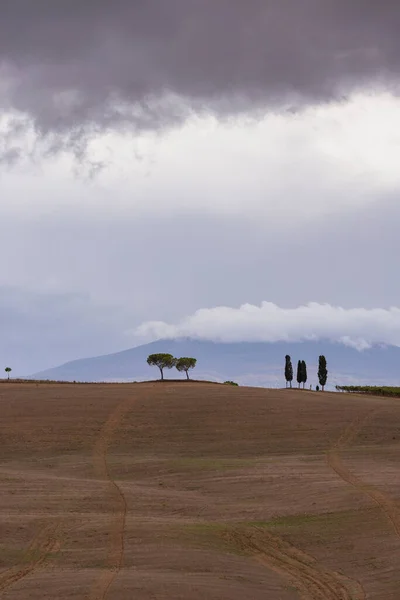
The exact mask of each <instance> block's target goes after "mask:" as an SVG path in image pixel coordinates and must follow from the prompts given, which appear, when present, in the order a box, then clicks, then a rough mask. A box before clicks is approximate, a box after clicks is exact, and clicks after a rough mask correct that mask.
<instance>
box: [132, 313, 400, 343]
mask: <svg viewBox="0 0 400 600" xmlns="http://www.w3.org/2000/svg"><path fill="white" fill-rule="evenodd" d="M135 334H136V335H138V336H140V337H142V338H145V339H147V340H156V339H167V338H179V337H192V338H198V339H206V340H213V341H219V342H221V341H222V342H241V341H246V342H256V341H257V342H260V341H263V342H277V341H285V340H287V341H302V340H310V339H328V340H331V341H337V342H341V343H343V344H346V345H350V346H353V347H355V348H357V349H359V350H363V349H366V348H368V347H370V346H372V345H374V344H387V345H396V346H400V308H397V307H392V308H390V309H381V308H374V309H365V308H351V309H344V308H341V307H338V306H331V305H329V304H317V303H315V302H311V303H309V304H307V305H305V306H299V307H297V308H282V307H279V306H277V305H276V304H273V303H272V302H263V303H262V304H261V306H254V305H252V304H243V305H242V306H240V307H239V308H230V307H227V306H218V307H215V308H205V309H201V310H198V311H196V312H195V313H194V314H193V315H191V316H189V317H186V318H184V319H182V320H181V321H179V322H177V323H176V324H170V323H164V322H161V321H149V322H147V323H144V324H142V325H141V326H140V327H138V328H137V329H136V331H135Z"/></svg>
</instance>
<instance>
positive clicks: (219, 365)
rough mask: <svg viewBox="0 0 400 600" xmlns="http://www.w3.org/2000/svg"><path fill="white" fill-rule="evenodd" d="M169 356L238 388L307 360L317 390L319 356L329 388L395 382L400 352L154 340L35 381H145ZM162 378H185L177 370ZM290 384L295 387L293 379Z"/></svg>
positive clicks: (314, 344) (264, 382) (277, 377)
mask: <svg viewBox="0 0 400 600" xmlns="http://www.w3.org/2000/svg"><path fill="white" fill-rule="evenodd" d="M156 352H169V353H171V354H173V355H174V356H177V357H179V356H193V357H195V358H197V361H198V362H197V367H196V369H195V370H194V371H193V375H192V376H193V378H195V379H208V380H212V381H225V380H227V379H232V380H234V381H237V382H238V383H239V384H242V385H251V386H267V387H282V386H284V385H285V381H284V375H283V370H284V362H285V355H286V354H290V356H291V357H292V362H293V369H294V372H295V377H296V367H297V361H298V360H299V359H301V360H305V361H306V363H307V369H308V382H307V385H308V386H309V385H310V384H312V385H313V387H315V385H316V384H317V383H318V380H317V363H318V356H319V355H320V354H324V355H325V356H326V359H327V362H328V371H329V376H328V384H329V385H328V386H327V389H329V388H332V387H333V386H334V385H335V384H338V383H339V384H340V383H341V384H352V383H365V384H377V385H383V384H391V385H393V384H397V385H398V384H399V383H400V348H398V347H396V346H375V347H373V348H370V349H368V350H363V351H358V350H356V349H355V348H352V347H349V346H345V345H343V344H339V343H334V342H328V341H311V342H274V343H269V342H257V343H250V342H237V343H218V342H208V341H200V340H193V339H186V338H185V339H176V340H158V341H156V342H152V343H150V344H145V345H142V346H137V347H136V348H131V349H129V350H124V351H122V352H117V353H115V354H108V355H105V356H96V357H94V358H83V359H80V360H74V361H72V362H68V363H65V364H63V365H61V366H59V367H55V368H52V369H48V370H46V371H41V372H39V373H35V374H34V375H32V377H34V378H37V379H53V380H64V381H144V380H148V379H156V378H158V377H159V372H158V369H156V368H154V367H153V368H151V367H149V366H148V365H147V363H146V359H147V357H148V355H149V354H153V353H156ZM165 377H166V378H181V377H184V376H183V375H182V374H179V373H178V372H177V371H176V370H175V369H173V370H172V371H168V370H167V371H166V372H165ZM293 385H297V383H296V382H295V381H294V382H293Z"/></svg>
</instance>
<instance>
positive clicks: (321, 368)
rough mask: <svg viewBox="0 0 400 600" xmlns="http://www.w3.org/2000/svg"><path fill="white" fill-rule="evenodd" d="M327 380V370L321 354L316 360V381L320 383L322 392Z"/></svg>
mask: <svg viewBox="0 0 400 600" xmlns="http://www.w3.org/2000/svg"><path fill="white" fill-rule="evenodd" d="M327 379H328V369H327V368H326V358H325V356H323V355H322V354H321V356H320V357H319V359H318V381H319V383H320V386H321V387H322V391H324V387H325V385H326V381H327Z"/></svg>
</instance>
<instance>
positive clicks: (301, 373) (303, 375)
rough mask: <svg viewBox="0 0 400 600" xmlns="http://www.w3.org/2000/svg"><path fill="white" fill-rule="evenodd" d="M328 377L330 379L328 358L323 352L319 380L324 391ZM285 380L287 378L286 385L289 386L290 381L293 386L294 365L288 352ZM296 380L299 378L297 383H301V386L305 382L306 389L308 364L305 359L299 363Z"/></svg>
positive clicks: (319, 363) (320, 360)
mask: <svg viewBox="0 0 400 600" xmlns="http://www.w3.org/2000/svg"><path fill="white" fill-rule="evenodd" d="M327 379H328V369H327V366H326V358H325V356H323V355H322V354H321V356H320V357H319V359H318V381H319V384H320V386H321V388H322V391H324V388H325V385H326V382H327ZM285 380H286V387H287V386H288V383H289V386H290V387H292V381H293V366H292V359H291V358H290V356H289V354H286V356H285ZM296 380H297V383H298V384H299V387H300V385H301V384H303V389H304V385H305V384H306V382H307V365H306V362H305V360H299V361H298V363H297V376H296Z"/></svg>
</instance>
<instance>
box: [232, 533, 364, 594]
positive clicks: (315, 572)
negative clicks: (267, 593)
mask: <svg viewBox="0 0 400 600" xmlns="http://www.w3.org/2000/svg"><path fill="white" fill-rule="evenodd" d="M227 537H228V539H229V540H230V541H231V542H232V543H234V544H235V545H236V546H237V547H238V548H240V549H241V550H242V551H243V552H245V553H246V554H249V555H251V556H252V557H253V558H255V559H256V560H257V561H258V562H260V563H261V564H263V565H264V566H266V567H268V568H269V569H271V570H272V571H275V572H276V573H278V574H279V575H281V576H282V575H283V576H284V577H285V578H286V579H288V580H289V581H290V583H291V584H292V585H293V586H294V587H295V588H296V589H297V590H298V592H299V594H300V598H302V600H366V595H365V592H364V589H363V587H362V586H361V584H360V583H359V582H358V581H354V580H351V579H349V578H347V577H345V576H344V575H341V574H340V573H337V572H334V571H329V570H328V569H325V568H324V567H322V566H321V565H319V564H318V562H317V561H316V559H315V558H314V557H312V556H309V555H308V554H306V553H305V552H303V551H301V550H299V549H298V548H296V547H295V546H293V545H292V544H289V542H287V541H285V540H283V539H281V538H279V537H278V536H276V535H272V534H271V533H269V532H268V531H266V530H265V529H261V528H259V527H252V528H244V529H235V530H234V531H232V532H229V533H227Z"/></svg>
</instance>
